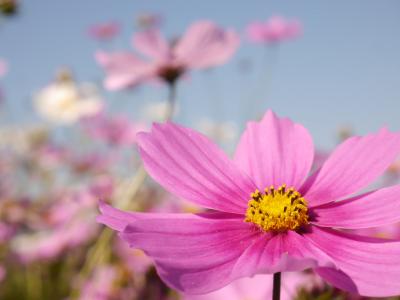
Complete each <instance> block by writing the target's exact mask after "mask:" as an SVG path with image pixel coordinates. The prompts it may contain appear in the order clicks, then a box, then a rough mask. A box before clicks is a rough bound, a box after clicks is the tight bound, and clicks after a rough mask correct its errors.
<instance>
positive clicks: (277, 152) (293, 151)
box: [235, 111, 314, 190]
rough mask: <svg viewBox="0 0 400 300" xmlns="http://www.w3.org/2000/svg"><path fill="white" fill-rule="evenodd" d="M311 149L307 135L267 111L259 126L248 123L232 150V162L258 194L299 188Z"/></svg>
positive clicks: (295, 126)
mask: <svg viewBox="0 0 400 300" xmlns="http://www.w3.org/2000/svg"><path fill="white" fill-rule="evenodd" d="M313 157H314V146H313V142H312V138H311V136H310V134H309V133H308V131H307V130H306V129H305V128H304V127H303V126H301V125H299V124H296V123H293V122H292V121H290V120H289V119H283V118H282V119H281V118H278V117H277V116H276V115H275V114H274V113H273V112H272V111H268V112H267V113H266V114H265V116H264V118H263V119H262V120H261V121H260V122H249V123H248V125H247V128H246V131H245V132H244V133H243V135H242V137H241V139H240V142H239V145H238V147H237V149H236V154H235V162H236V163H237V164H238V165H239V166H240V167H241V168H242V169H243V170H244V171H246V172H247V173H248V174H249V175H250V176H251V177H252V179H253V180H254V181H255V183H256V184H257V187H258V188H259V189H260V190H264V189H265V188H266V187H269V186H271V185H274V186H275V187H278V186H280V185H282V184H286V185H287V186H288V187H295V188H299V187H300V185H301V183H302V182H303V180H304V179H305V178H306V176H307V174H308V172H309V171H310V168H311V165H312V162H313Z"/></svg>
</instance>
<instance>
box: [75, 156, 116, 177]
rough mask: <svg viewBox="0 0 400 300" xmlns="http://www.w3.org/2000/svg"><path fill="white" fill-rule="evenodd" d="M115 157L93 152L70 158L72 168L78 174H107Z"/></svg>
mask: <svg viewBox="0 0 400 300" xmlns="http://www.w3.org/2000/svg"><path fill="white" fill-rule="evenodd" d="M114 160H115V157H113V156H111V155H110V154H109V153H107V154H106V153H99V152H91V153H84V154H76V155H75V156H72V157H70V162H69V163H70V167H71V168H72V169H73V170H74V171H75V172H77V173H87V172H91V173H102V172H106V171H107V169H108V168H109V166H110V164H111V163H112V162H113V161H114Z"/></svg>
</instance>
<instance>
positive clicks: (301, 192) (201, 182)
mask: <svg viewBox="0 0 400 300" xmlns="http://www.w3.org/2000/svg"><path fill="white" fill-rule="evenodd" d="M138 145H139V151H140V154H141V157H142V160H143V163H144V166H145V168H146V170H147V172H148V173H149V174H150V176H152V177H153V178H154V179H155V180H156V181H157V182H159V183H160V184H161V185H162V186H163V187H164V188H165V189H167V190H168V191H169V192H171V193H174V194H175V195H177V196H179V197H182V198H184V199H187V200H190V201H192V202H194V203H196V204H198V205H201V206H203V207H205V208H208V209H212V210H213V211H209V212H206V213H201V214H179V213H178V214H173V213H171V214H167V213H162V214H157V213H134V212H124V211H121V210H118V209H115V208H113V207H111V206H108V205H104V204H102V205H101V207H100V209H101V212H102V215H100V216H99V217H98V221H99V222H101V223H103V224H106V225H107V226H109V227H110V228H113V229H114V230H116V231H118V232H120V237H121V238H122V239H124V240H125V241H126V242H128V243H129V244H130V245H131V246H132V247H135V248H139V249H142V250H143V251H145V253H146V254H147V255H149V256H150V257H152V258H153V259H154V262H155V264H156V267H157V270H158V274H159V275H160V276H161V278H162V279H163V280H164V281H165V282H166V283H167V284H168V285H169V286H171V287H172V288H174V289H177V290H179V291H182V292H184V293H187V294H204V293H209V292H212V291H215V290H217V289H220V288H222V287H224V286H226V285H228V284H229V283H231V282H232V281H234V280H236V279H239V278H243V277H250V276H253V275H255V274H260V273H264V274H265V273H267V274H268V273H269V274H270V273H276V272H284V271H301V270H305V269H308V268H312V269H313V270H314V271H315V272H316V273H317V274H318V275H319V276H320V277H322V278H323V279H324V280H326V281H327V282H329V283H330V284H332V285H333V286H335V287H337V288H340V289H343V290H346V291H349V292H351V293H355V294H361V295H366V296H377V297H381V296H392V295H398V294H399V293H400V285H399V284H398V278H399V277H400V242H399V241H391V240H386V239H378V238H370V237H362V236H358V235H354V234H350V233H345V232H342V231H339V230H336V228H341V229H358V228H367V227H377V226H384V225H386V224H391V223H395V222H399V221H400V214H399V213H398V211H399V207H400V198H399V197H398V195H399V193H400V186H392V187H389V188H383V189H379V190H376V191H373V192H369V193H366V194H361V195H358V196H356V197H351V195H352V194H354V193H356V192H358V191H360V190H361V189H362V188H363V187H365V186H367V185H368V184H370V183H371V182H372V181H373V180H374V179H376V178H377V177H379V176H380V175H381V174H382V173H383V172H384V170H385V169H386V168H387V167H388V166H389V165H390V163H391V162H392V161H393V160H394V159H395V158H396V156H397V155H398V154H399V152H400V134H399V133H391V132H389V131H388V130H387V129H382V130H380V131H379V132H378V133H375V134H370V135H368V136H366V137H353V138H350V139H347V140H346V141H345V142H343V143H342V144H341V145H339V146H338V147H337V148H336V149H335V151H333V152H332V154H331V155H330V156H329V158H328V159H327V160H326V161H325V163H324V164H323V165H322V166H321V167H320V168H319V169H318V170H317V171H316V172H314V173H313V174H311V175H310V176H308V175H309V171H310V169H311V166H312V163H313V156H314V145H313V141H312V138H311V136H310V134H309V133H308V131H307V130H306V129H305V128H304V127H303V126H302V125H300V124H296V123H293V122H292V121H290V120H289V119H287V118H279V117H277V116H276V115H275V114H274V113H273V112H272V111H268V112H267V113H266V114H265V116H264V117H263V119H262V120H261V121H260V122H250V123H249V124H248V126H247V128H246V130H245V132H244V133H243V135H242V137H241V139H240V142H239V144H238V147H237V149H236V153H235V156H234V160H233V161H232V160H230V159H229V158H228V157H227V156H226V155H225V154H224V153H223V152H222V151H221V150H220V149H219V148H218V147H217V146H216V145H215V144H213V143H212V142H211V141H210V140H208V139H207V138H206V137H205V136H203V135H201V134H199V133H198V132H196V131H194V130H191V129H188V128H185V127H182V126H178V125H175V124H173V123H170V122H169V123H166V124H154V125H153V128H152V131H151V133H140V134H139V137H138ZM260 191H261V192H260ZM343 199H344V200H343ZM338 200H340V201H338Z"/></svg>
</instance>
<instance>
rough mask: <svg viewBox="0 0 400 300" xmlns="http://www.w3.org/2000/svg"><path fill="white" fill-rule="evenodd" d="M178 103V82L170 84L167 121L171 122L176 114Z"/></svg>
mask: <svg viewBox="0 0 400 300" xmlns="http://www.w3.org/2000/svg"><path fill="white" fill-rule="evenodd" d="M175 103H176V81H172V82H171V83H169V84H168V104H169V105H168V108H167V112H166V116H165V121H171V120H172V118H173V117H174V113H175Z"/></svg>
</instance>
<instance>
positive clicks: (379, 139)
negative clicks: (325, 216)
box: [301, 129, 400, 206]
mask: <svg viewBox="0 0 400 300" xmlns="http://www.w3.org/2000/svg"><path fill="white" fill-rule="evenodd" d="M399 152H400V135H399V134H395V133H390V132H389V131H388V130H386V129H382V130H381V131H380V132H379V133H377V134H370V135H367V136H365V137H353V138H350V139H348V140H346V141H345V142H343V143H342V144H341V145H339V146H338V147H337V148H336V150H335V151H334V152H333V153H332V154H331V155H330V157H329V158H328V160H327V161H326V162H325V163H324V164H323V165H322V167H321V168H320V169H319V170H318V171H317V172H315V173H314V174H313V175H312V176H311V177H310V178H308V179H307V181H306V183H305V184H304V186H303V187H302V189H301V190H302V191H301V192H302V194H303V195H304V197H305V198H306V199H307V200H308V201H309V204H310V205H311V206H317V205H321V204H325V203H328V202H331V201H333V200H338V199H340V198H342V197H344V196H348V195H350V194H353V193H355V192H357V191H359V190H360V189H361V188H363V187H366V186H367V185H368V184H369V183H371V182H372V181H373V180H374V179H376V178H377V177H378V176H379V175H381V174H382V173H383V172H384V171H385V169H386V168H387V167H389V165H390V164H391V163H392V162H393V160H394V159H395V158H396V156H397V155H398V154H399Z"/></svg>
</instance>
